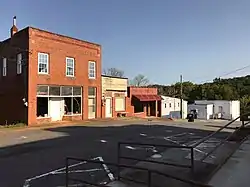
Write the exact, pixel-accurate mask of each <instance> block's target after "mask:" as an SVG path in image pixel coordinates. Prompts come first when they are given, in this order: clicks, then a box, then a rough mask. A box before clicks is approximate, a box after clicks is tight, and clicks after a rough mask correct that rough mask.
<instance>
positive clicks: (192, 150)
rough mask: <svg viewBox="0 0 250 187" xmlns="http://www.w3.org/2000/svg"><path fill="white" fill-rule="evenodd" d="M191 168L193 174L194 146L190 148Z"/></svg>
mask: <svg viewBox="0 0 250 187" xmlns="http://www.w3.org/2000/svg"><path fill="white" fill-rule="evenodd" d="M191 170H192V174H194V148H193V147H192V148H191Z"/></svg>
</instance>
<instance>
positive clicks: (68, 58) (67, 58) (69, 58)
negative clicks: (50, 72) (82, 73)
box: [66, 57, 75, 77]
mask: <svg viewBox="0 0 250 187" xmlns="http://www.w3.org/2000/svg"><path fill="white" fill-rule="evenodd" d="M68 60H73V67H71V68H73V75H67V73H68V72H67V70H68V62H67V61H68ZM74 76H75V59H74V58H72V57H66V77H74Z"/></svg>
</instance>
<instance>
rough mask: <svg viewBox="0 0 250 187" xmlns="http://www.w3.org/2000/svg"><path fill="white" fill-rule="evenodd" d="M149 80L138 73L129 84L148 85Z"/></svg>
mask: <svg viewBox="0 0 250 187" xmlns="http://www.w3.org/2000/svg"><path fill="white" fill-rule="evenodd" d="M148 83H149V80H148V78H147V77H146V76H145V75H142V74H139V75H137V76H135V77H134V78H133V79H132V80H131V81H130V85H133V86H138V87H140V86H148Z"/></svg>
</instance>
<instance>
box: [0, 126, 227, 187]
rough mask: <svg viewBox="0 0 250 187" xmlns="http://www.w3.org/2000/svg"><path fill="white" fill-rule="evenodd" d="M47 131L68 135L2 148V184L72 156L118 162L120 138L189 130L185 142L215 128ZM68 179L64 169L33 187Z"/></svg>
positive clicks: (9, 185)
mask: <svg viewBox="0 0 250 187" xmlns="http://www.w3.org/2000/svg"><path fill="white" fill-rule="evenodd" d="M46 131H53V132H63V133H66V134H67V135H68V136H64V137H59V138H55V139H49V140H42V141H37V142H31V143H25V144H21V145H15V146H9V147H5V148H1V149H0V186H4V187H15V186H22V185H23V184H24V181H25V179H28V178H31V177H34V176H37V175H40V174H43V173H47V172H50V171H53V170H55V169H58V168H62V167H64V166H65V158H66V157H68V156H71V157H79V158H85V159H91V158H95V157H102V158H103V159H104V160H105V161H108V162H117V143H118V142H119V141H126V142H129V141H133V142H144V143H153V144H175V143H173V142H170V141H166V138H165V139H164V137H174V135H177V134H185V133H186V136H183V137H182V138H180V139H179V140H178V143H179V144H185V143H187V142H190V141H193V140H194V139H200V138H203V137H205V136H207V135H208V134H210V133H211V131H205V130H197V129H190V128H180V127H174V126H164V125H143V124H137V125H135V124H133V125H127V126H119V127H117V126H116V127H112V126H111V127H84V126H70V127H59V128H51V129H46ZM227 135H228V133H226V132H222V133H219V134H218V135H217V137H216V138H218V139H223V138H225V137H226V136H227ZM127 149H128V150H127V151H128V154H133V155H135V156H137V157H140V158H142V159H145V158H147V157H148V156H150V155H152V154H153V152H152V151H151V152H150V151H149V150H141V151H134V149H133V148H129V147H128V148H127ZM129 151H130V152H129ZM159 151H164V150H159ZM98 167H99V168H100V166H98ZM87 169H89V168H87ZM90 169H91V167H90ZM92 169H93V167H92ZM94 169H96V170H98V169H97V168H94ZM90 173H91V172H90ZM93 176H94V177H93ZM92 179H93V180H95V181H97V180H99V179H97V178H96V177H95V174H92ZM64 180H65V179H64V174H63V173H62V174H61V175H59V174H58V175H56V176H48V177H45V178H42V179H37V180H34V185H31V187H33V186H34V187H35V186H36V187H38V186H42V185H41V184H43V186H44V184H45V183H46V187H50V186H51V187H52V186H54V187H55V185H54V184H53V183H54V182H53V181H56V183H57V181H63V182H64Z"/></svg>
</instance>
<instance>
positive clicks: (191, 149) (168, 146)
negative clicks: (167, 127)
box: [117, 142, 194, 178]
mask: <svg viewBox="0 0 250 187" xmlns="http://www.w3.org/2000/svg"><path fill="white" fill-rule="evenodd" d="M122 145H131V146H152V147H163V148H166V149H169V148H173V149H189V150H190V153H191V159H190V164H178V163H173V162H166V161H164V162H160V161H155V160H149V159H140V158H135V157H129V156H122V155H121V147H122ZM122 159H126V160H135V161H139V162H149V163H155V164H163V165H169V166H175V167H181V168H190V169H191V171H192V172H194V148H193V147H191V146H185V145H166V144H165V145H163V144H148V143H137V142H118V148H117V161H118V164H121V160H122ZM119 173H120V172H119V168H118V174H119ZM118 178H119V175H118Z"/></svg>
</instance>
